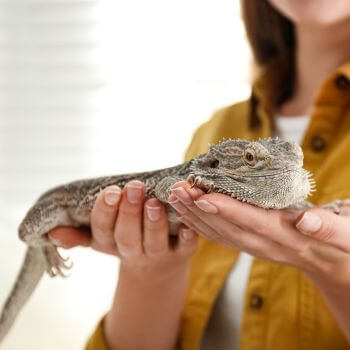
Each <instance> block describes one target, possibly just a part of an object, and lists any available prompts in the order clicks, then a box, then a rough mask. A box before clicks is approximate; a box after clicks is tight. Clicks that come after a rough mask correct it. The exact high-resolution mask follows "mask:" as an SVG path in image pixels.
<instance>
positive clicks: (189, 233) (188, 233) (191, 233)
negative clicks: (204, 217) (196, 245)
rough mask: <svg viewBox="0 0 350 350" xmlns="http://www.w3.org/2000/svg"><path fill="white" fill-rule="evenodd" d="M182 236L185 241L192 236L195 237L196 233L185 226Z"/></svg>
mask: <svg viewBox="0 0 350 350" xmlns="http://www.w3.org/2000/svg"><path fill="white" fill-rule="evenodd" d="M181 236H182V238H183V239H184V240H185V241H190V240H191V239H192V238H194V236H195V233H194V231H192V230H191V229H189V228H184V229H183V230H182V231H181Z"/></svg>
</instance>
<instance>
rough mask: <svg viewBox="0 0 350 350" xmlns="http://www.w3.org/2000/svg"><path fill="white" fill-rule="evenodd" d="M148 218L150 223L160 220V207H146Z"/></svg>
mask: <svg viewBox="0 0 350 350" xmlns="http://www.w3.org/2000/svg"><path fill="white" fill-rule="evenodd" d="M146 213H147V217H148V218H149V219H150V221H153V222H155V221H158V220H159V219H160V207H150V206H148V205H146Z"/></svg>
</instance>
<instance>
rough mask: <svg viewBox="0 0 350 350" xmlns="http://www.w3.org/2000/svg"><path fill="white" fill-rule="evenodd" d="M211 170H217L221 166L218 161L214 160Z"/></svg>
mask: <svg viewBox="0 0 350 350" xmlns="http://www.w3.org/2000/svg"><path fill="white" fill-rule="evenodd" d="M209 166H210V167H211V168H213V169H215V168H217V167H218V166H219V161H218V160H217V159H215V160H213V161H212V162H211V163H210V165H209Z"/></svg>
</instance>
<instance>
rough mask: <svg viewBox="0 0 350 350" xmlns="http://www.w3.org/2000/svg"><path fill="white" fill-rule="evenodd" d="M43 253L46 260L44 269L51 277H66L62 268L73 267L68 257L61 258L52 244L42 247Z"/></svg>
mask: <svg viewBox="0 0 350 350" xmlns="http://www.w3.org/2000/svg"><path fill="white" fill-rule="evenodd" d="M44 255H45V260H46V271H47V273H48V274H49V275H50V276H51V277H55V276H57V275H60V276H62V277H67V274H66V273H65V272H64V270H69V269H71V268H72V267H73V263H72V262H71V261H69V258H63V257H62V256H61V255H60V253H59V252H58V250H57V247H56V246H54V245H52V246H51V245H50V246H46V247H45V248H44Z"/></svg>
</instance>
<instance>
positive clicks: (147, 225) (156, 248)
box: [143, 198, 169, 257]
mask: <svg viewBox="0 0 350 350" xmlns="http://www.w3.org/2000/svg"><path fill="white" fill-rule="evenodd" d="M143 225H144V229H143V249H144V252H145V254H146V255H148V256H149V257H158V256H160V255H163V254H164V253H166V252H167V251H168V250H169V238H168V237H169V225H168V216H167V213H166V210H165V207H164V205H162V204H161V203H160V201H159V200H158V199H156V198H152V199H149V200H148V201H146V203H145V206H144V219H143Z"/></svg>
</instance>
